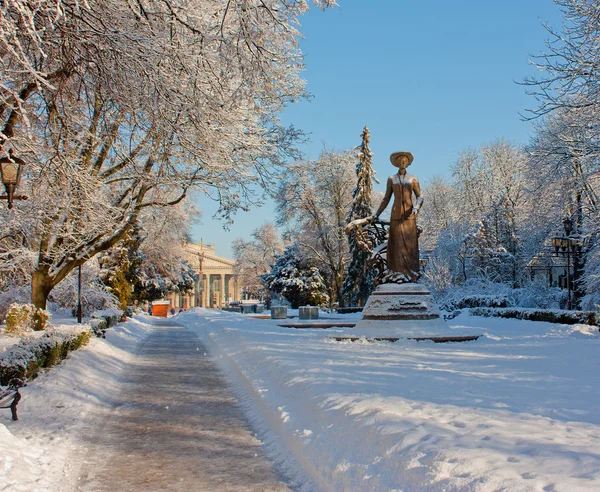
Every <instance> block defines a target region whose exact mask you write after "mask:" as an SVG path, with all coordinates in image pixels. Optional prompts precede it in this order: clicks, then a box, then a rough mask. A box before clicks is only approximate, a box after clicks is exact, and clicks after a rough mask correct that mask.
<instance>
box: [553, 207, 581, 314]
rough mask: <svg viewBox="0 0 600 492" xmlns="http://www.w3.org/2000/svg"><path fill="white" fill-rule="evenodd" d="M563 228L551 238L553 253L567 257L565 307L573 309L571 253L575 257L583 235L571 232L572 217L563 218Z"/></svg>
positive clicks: (579, 248) (579, 249)
mask: <svg viewBox="0 0 600 492" xmlns="http://www.w3.org/2000/svg"><path fill="white" fill-rule="evenodd" d="M563 229H564V231H565V235H563V236H554V237H552V238H551V239H552V246H554V251H555V253H556V254H557V255H558V254H561V255H565V256H566V258H567V309H568V310H571V309H573V306H572V302H571V253H573V256H574V259H575V256H576V255H577V254H579V252H580V251H581V247H582V246H583V237H582V236H581V234H571V233H572V232H573V219H571V218H570V217H567V218H565V219H564V220H563ZM574 273H575V272H574Z"/></svg>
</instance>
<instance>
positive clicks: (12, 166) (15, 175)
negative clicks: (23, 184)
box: [0, 152, 27, 209]
mask: <svg viewBox="0 0 600 492" xmlns="http://www.w3.org/2000/svg"><path fill="white" fill-rule="evenodd" d="M23 164H24V162H23V160H22V159H19V158H18V157H14V156H13V155H12V152H9V154H8V157H2V158H0V175H1V177H2V184H3V185H4V189H5V191H6V194H4V195H0V199H1V200H8V208H9V209H11V208H13V200H27V197H26V196H24V195H17V194H15V193H16V191H17V187H18V186H19V183H20V181H21V172H22V170H23Z"/></svg>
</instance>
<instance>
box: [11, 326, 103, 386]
mask: <svg viewBox="0 0 600 492" xmlns="http://www.w3.org/2000/svg"><path fill="white" fill-rule="evenodd" d="M91 335H92V332H91V330H90V328H89V327H88V328H87V329H84V330H83V331H81V332H78V333H64V332H58V331H55V330H52V331H47V332H45V333H44V334H43V335H42V336H40V337H37V338H33V337H31V338H25V339H23V340H21V341H20V342H19V343H17V344H15V345H13V346H11V347H9V348H8V350H7V351H6V352H4V353H3V354H2V355H1V356H0V384H2V385H7V384H8V382H9V381H10V380H11V379H13V378H20V379H24V380H25V379H26V380H31V379H34V378H35V377H37V375H38V373H39V372H40V370H42V369H47V368H50V367H52V366H54V365H57V364H60V362H61V361H62V360H63V359H65V358H66V357H67V355H68V354H69V352H70V351H72V350H77V349H78V348H80V347H82V346H84V345H85V344H87V343H88V342H89V340H90V336H91Z"/></svg>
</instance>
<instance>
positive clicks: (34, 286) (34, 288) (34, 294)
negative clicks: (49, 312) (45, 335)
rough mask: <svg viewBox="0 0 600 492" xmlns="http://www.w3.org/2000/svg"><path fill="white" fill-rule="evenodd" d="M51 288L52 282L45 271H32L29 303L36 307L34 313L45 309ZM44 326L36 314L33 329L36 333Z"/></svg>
mask: <svg viewBox="0 0 600 492" xmlns="http://www.w3.org/2000/svg"><path fill="white" fill-rule="evenodd" d="M52 287H53V285H52V281H51V280H50V277H49V276H48V272H47V271H46V270H43V269H39V268H38V269H37V270H34V272H33V274H32V275H31V303H32V304H33V305H34V306H35V307H36V311H37V310H38V309H46V303H47V301H48V296H49V295H50V291H51V290H52ZM44 324H45V322H44V320H43V319H42V318H41V317H40V316H38V315H37V313H36V314H35V315H34V318H33V329H34V330H37V331H39V330H43V329H44Z"/></svg>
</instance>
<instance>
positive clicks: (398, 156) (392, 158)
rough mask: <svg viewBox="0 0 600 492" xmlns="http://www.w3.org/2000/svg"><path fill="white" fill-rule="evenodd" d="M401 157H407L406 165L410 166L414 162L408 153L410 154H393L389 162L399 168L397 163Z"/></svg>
mask: <svg viewBox="0 0 600 492" xmlns="http://www.w3.org/2000/svg"><path fill="white" fill-rule="evenodd" d="M402 156H406V157H408V165H409V166H410V165H411V164H412V161H413V160H414V158H415V157H414V156H413V155H412V154H411V153H410V152H394V153H393V154H392V155H391V156H390V162H391V163H392V164H393V165H394V166H396V167H400V163H399V162H398V159H399V158H400V157H402Z"/></svg>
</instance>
